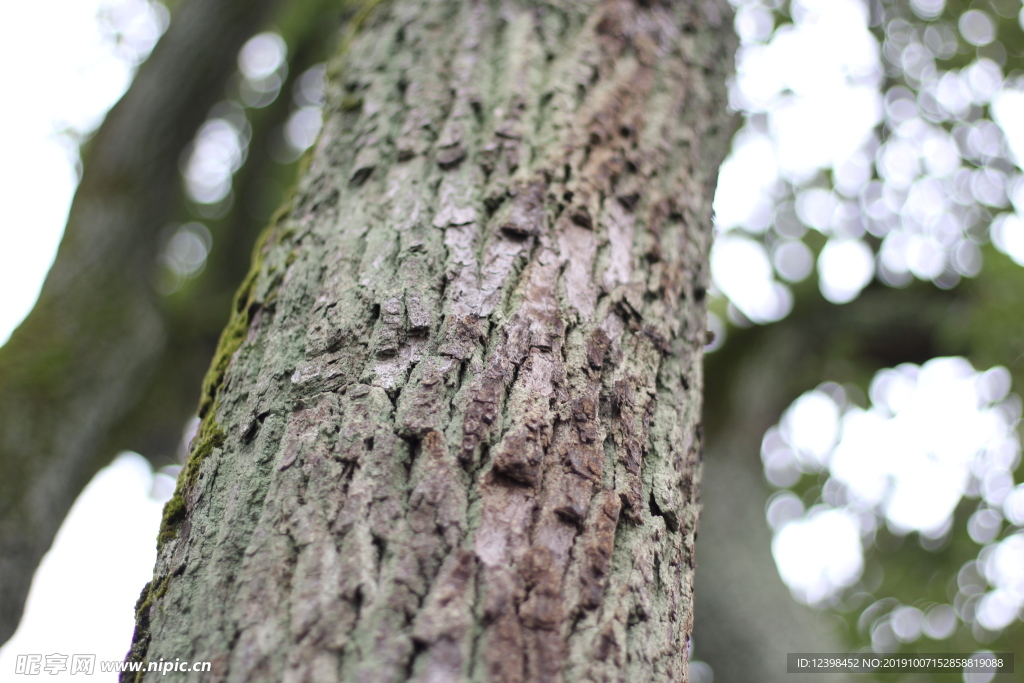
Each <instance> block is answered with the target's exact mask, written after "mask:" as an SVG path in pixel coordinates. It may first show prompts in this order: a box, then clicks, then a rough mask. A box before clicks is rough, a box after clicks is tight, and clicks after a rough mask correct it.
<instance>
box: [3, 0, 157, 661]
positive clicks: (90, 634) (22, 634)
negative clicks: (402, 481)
mask: <svg viewBox="0 0 1024 683" xmlns="http://www.w3.org/2000/svg"><path fill="white" fill-rule="evenodd" d="M101 6H105V7H106V8H108V10H109V11H110V16H111V21H112V22H113V23H114V24H115V25H120V26H123V27H125V28H128V29H130V30H131V31H132V40H130V41H127V42H126V43H125V44H123V45H122V46H121V48H120V49H119V50H117V51H115V50H114V49H112V47H111V45H110V43H109V42H104V40H103V35H102V33H101V32H100V25H99V23H98V22H97V18H96V17H97V12H98V10H99V9H100V7H101ZM0 12H2V16H3V20H2V21H0V64H4V65H6V68H5V69H4V83H5V86H4V87H5V91H6V92H7V93H9V94H13V95H14V96H13V97H11V98H10V99H9V101H8V102H7V106H5V107H4V108H3V111H2V113H0V150H3V154H2V156H0V204H2V205H3V206H4V218H5V220H4V222H3V223H2V224H0V292H3V294H2V296H0V343H2V342H3V341H5V340H6V339H7V338H8V336H9V335H10V333H11V331H12V330H13V329H14V327H15V326H16V325H17V324H18V323H19V322H20V321H21V319H22V318H23V317H24V316H25V315H26V314H27V313H28V311H29V309H30V308H31V307H32V305H33V303H34V302H35V298H36V296H37V295H38V292H39V288H40V286H41V285H42V281H43V278H44V277H45V275H46V271H47V269H48V268H49V266H50V263H51V262H52V260H53V257H54V254H55V251H56V248H57V244H58V242H59V240H60V236H61V233H62V232H63V229H64V222H65V220H66V217H67V211H68V207H69V205H70V202H71V195H72V193H73V191H74V187H75V185H76V183H77V173H76V170H75V164H76V163H77V158H78V157H77V150H76V148H75V145H74V144H73V143H72V142H70V141H69V140H68V138H67V137H65V136H64V135H62V133H61V131H64V130H71V131H77V132H87V131H90V130H93V129H94V128H95V127H96V126H97V125H98V124H99V122H100V121H101V120H102V117H103V115H104V114H105V113H106V111H107V109H108V108H109V107H110V106H111V105H112V104H113V103H114V102H115V101H116V100H117V98H118V97H120V95H121V93H122V92H123V91H124V89H125V88H126V87H127V85H128V83H129V81H130V78H131V69H132V64H133V62H134V60H135V59H137V55H138V54H139V53H140V52H142V53H143V54H145V53H146V52H148V49H149V46H150V45H152V42H153V41H154V40H155V39H156V37H157V36H158V35H159V33H158V31H159V24H158V23H157V20H158V19H159V17H158V16H154V15H153V14H152V13H151V12H149V11H148V5H147V4H146V3H145V2H142V1H141V0H117V1H115V2H111V1H110V0H108V1H107V2H102V1H101V0H33V1H32V2H17V1H15V0H3V2H2V4H0ZM172 485H173V484H172V483H170V480H169V478H168V477H166V476H164V475H157V478H156V485H155V486H154V475H153V472H152V470H151V469H150V466H149V464H148V462H147V461H146V460H145V459H144V458H142V457H141V456H139V455H135V454H124V455H122V456H121V457H119V458H118V459H117V460H116V461H115V462H114V463H113V464H112V465H110V466H109V467H107V468H105V469H104V470H103V471H102V472H100V473H99V474H98V475H97V476H96V478H95V479H94V480H93V481H92V483H90V484H89V486H88V487H87V488H86V490H85V491H84V492H83V493H82V495H81V496H80V497H79V499H78V501H77V502H76V503H75V505H74V507H73V508H72V510H71V514H70V515H69V516H68V518H67V520H66V521H65V522H64V525H63V526H62V527H61V530H60V532H59V534H58V535H57V538H56V541H55V542H54V545H53V547H52V549H51V550H50V552H49V553H48V554H47V555H46V557H45V558H44V560H43V563H42V565H41V566H40V568H39V570H38V572H37V573H36V576H35V579H34V581H33V584H32V591H31V593H30V595H29V598H28V605H27V608H26V612H25V617H24V619H23V621H22V623H21V626H20V627H19V629H18V631H17V633H16V634H15V636H14V637H13V638H12V639H11V640H10V641H9V642H8V643H7V644H6V645H5V646H4V647H3V648H0V679H2V680H8V679H9V678H8V677H9V676H10V675H11V674H12V673H13V672H14V670H15V657H16V655H19V654H41V655H48V654H53V653H59V654H67V655H71V654H95V655H97V659H98V660H118V661H120V660H122V659H124V655H125V653H126V651H127V649H128V646H129V644H130V643H131V635H132V629H133V626H134V617H133V609H134V605H135V601H136V600H137V599H138V597H139V592H140V591H141V589H142V587H143V585H144V584H145V583H146V581H148V580H149V577H150V576H151V574H152V571H153V562H154V561H155V559H156V541H155V539H156V534H157V530H158V528H159V523H160V515H161V510H162V507H163V502H162V500H163V499H165V498H166V497H168V496H169V492H170V488H171V486H172ZM154 488H155V491H154ZM151 492H155V493H156V497H153V496H151V495H150V493H151ZM44 675H45V676H46V678H47V680H50V681H61V680H67V681H75V680H79V679H81V676H74V677H72V676H71V675H70V674H69V673H68V672H64V673H63V674H58V675H55V676H49V675H46V674H44ZM116 679H117V676H116V674H113V673H108V674H101V673H98V672H97V673H96V674H95V675H94V676H92V677H90V680H95V681H103V680H106V681H115V680H116Z"/></svg>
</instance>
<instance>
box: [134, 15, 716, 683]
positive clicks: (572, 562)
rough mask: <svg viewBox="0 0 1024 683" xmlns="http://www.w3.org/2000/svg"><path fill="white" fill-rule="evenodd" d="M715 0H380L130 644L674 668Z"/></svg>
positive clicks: (253, 310)
mask: <svg viewBox="0 0 1024 683" xmlns="http://www.w3.org/2000/svg"><path fill="white" fill-rule="evenodd" d="M724 7H725V3H724V2H701V3H697V2H694V3H660V2H630V1H626V0H607V1H599V0H591V1H589V2H578V1H576V2H569V1H568V0H566V1H565V2H543V3H519V2H511V1H507V0H494V1H492V2H477V3H464V2H456V1H455V0H433V1H431V2H414V1H412V0H392V1H391V2H388V3H382V4H381V5H380V6H378V7H377V8H376V9H375V10H374V11H373V12H372V13H370V14H369V15H368V16H367V18H366V21H365V22H364V25H363V28H362V31H361V32H360V33H359V34H358V35H357V36H355V37H353V38H352V40H351V44H350V47H349V51H348V53H347V56H346V58H345V62H344V65H335V66H334V67H333V68H332V73H333V76H332V79H331V82H330V86H329V101H328V113H327V115H326V118H325V124H324V131H323V133H322V134H321V138H320V140H319V142H318V144H317V146H316V148H315V150H314V154H313V156H312V158H311V161H310V166H309V169H308V171H307V173H306V176H305V178H304V180H303V181H302V182H301V184H300V186H299V188H298V189H297V192H296V195H295V200H294V202H293V204H292V206H291V207H290V209H289V210H288V211H287V213H286V214H285V215H284V216H282V217H281V219H280V220H279V223H278V224H279V228H280V229H279V231H278V232H276V233H275V238H274V240H272V243H269V244H268V245H267V246H266V248H265V250H264V251H263V252H262V258H263V263H262V265H261V267H260V268H259V269H258V271H257V274H256V275H255V276H254V280H253V282H252V283H251V287H250V289H249V290H247V291H248V294H247V296H246V307H245V316H246V317H245V321H244V322H245V330H244V334H243V335H236V336H237V338H238V339H239V343H238V344H237V347H236V348H234V349H232V350H231V352H230V353H229V354H228V358H227V362H223V361H222V362H221V363H220V364H219V365H218V368H219V367H220V366H221V365H223V371H222V372H221V371H220V370H218V373H220V374H219V375H218V380H217V381H216V383H215V384H216V386H215V387H211V388H210V389H209V390H210V391H211V392H215V393H212V394H211V395H215V396H216V400H215V401H212V402H211V403H210V404H209V407H208V412H209V415H208V419H209V420H211V421H215V423H216V424H217V425H219V428H220V429H221V430H223V432H222V433H223V438H222V439H220V440H219V441H218V442H217V443H216V444H213V446H212V447H211V448H209V449H208V452H205V453H204V454H199V453H194V454H193V456H192V457H193V459H195V465H194V469H195V470H196V471H195V476H194V479H193V481H192V482H191V483H190V484H189V487H190V488H189V492H190V493H189V495H188V496H185V497H183V498H182V501H181V505H180V510H178V509H176V510H175V511H174V517H175V524H176V526H175V527H174V528H175V533H174V534H170V533H169V534H167V535H166V537H164V538H163V541H162V545H161V549H160V554H159V559H158V562H157V567H156V570H155V578H154V582H153V584H152V585H154V586H158V587H159V590H158V591H157V590H148V591H147V594H146V597H145V599H144V600H143V601H142V602H141V603H140V607H139V626H140V628H139V630H137V633H136V639H135V643H134V646H133V652H132V654H131V657H132V658H135V659H142V658H145V659H148V660H150V661H153V660H156V659H158V658H160V657H163V658H164V659H168V658H170V659H174V658H175V657H180V658H182V659H193V660H209V661H211V662H213V672H212V673H211V674H209V675H208V676H207V677H206V678H204V679H203V680H214V681H264V680H265V681H339V680H341V681H358V682H363V681H365V682H367V683H370V682H373V683H378V682H381V681H463V680H466V681H508V682H512V681H523V682H534V681H620V680H629V681H634V680H635V681H640V680H643V681H681V680H685V675H686V650H687V643H688V637H689V632H690V629H691V626H692V619H693V617H692V615H693V606H692V597H693V596H692V586H693V571H694V558H693V541H694V535H695V533H696V516H697V511H698V507H699V503H698V500H697V495H696V485H697V483H698V482H699V452H700V437H699V419H700V391H701V385H702V379H701V349H702V347H703V343H704V335H705V332H704V330H705V327H704V310H703V304H702V303H701V302H702V299H703V292H704V289H705V288H706V287H707V282H706V280H707V272H706V265H705V261H706V254H707V249H708V245H709V240H710V230H711V208H710V207H711V191H712V190H713V187H714V180H715V176H716V173H717V166H718V163H719V161H720V160H721V158H722V156H723V154H724V150H725V148H726V144H727V132H728V130H729V126H728V124H727V114H726V113H725V112H724V103H725V87H724V80H725V76H726V74H727V72H728V70H729V65H730V60H731V47H732V43H731V38H730V37H729V24H728V22H726V21H725V20H724V19H722V18H721V16H724V15H721V16H719V14H716V13H710V12H709V11H708V8H712V9H716V11H717V10H722V9H723V8H724ZM714 17H718V18H717V19H715V18H714Z"/></svg>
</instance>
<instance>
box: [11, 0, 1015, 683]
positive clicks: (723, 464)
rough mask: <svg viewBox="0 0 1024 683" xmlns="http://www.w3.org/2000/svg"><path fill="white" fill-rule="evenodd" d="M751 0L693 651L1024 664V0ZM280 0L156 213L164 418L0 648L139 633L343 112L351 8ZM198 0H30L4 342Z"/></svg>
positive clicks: (700, 678)
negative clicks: (232, 378)
mask: <svg viewBox="0 0 1024 683" xmlns="http://www.w3.org/2000/svg"><path fill="white" fill-rule="evenodd" d="M730 2H731V3H732V5H733V6H734V8H735V12H736V18H735V27H736V31H737V33H738V35H739V37H740V40H741V47H740V50H739V53H738V54H737V56H736V76H735V78H734V79H733V80H732V82H731V84H730V106H731V108H732V109H733V110H735V112H736V113H737V116H738V117H739V120H740V125H739V129H738V131H737V133H736V136H735V139H734V141H733V147H732V152H731V154H730V156H729V157H728V158H727V160H726V162H725V164H724V165H723V166H722V169H721V175H720V178H719V186H718V192H717V195H716V198H715V213H716V226H715V229H716V233H717V234H716V240H715V245H714V247H713V250H712V253H711V266H712V277H713V281H714V286H713V288H712V290H711V294H712V296H711V298H710V313H709V320H708V326H709V329H710V330H712V331H713V332H714V340H713V341H712V342H711V343H710V344H709V345H708V348H707V357H706V361H705V385H706V395H707V397H706V409H705V437H706V443H707V449H706V450H707V452H706V457H705V466H704V467H705V473H704V476H705V482H704V485H703V488H702V501H703V503H704V506H705V512H704V515H703V518H702V521H701V527H700V537H699V541H698V551H697V552H698V555H697V560H698V575H697V610H698V613H697V622H696V630H695V634H694V643H693V650H692V653H691V658H692V663H691V670H692V671H691V673H692V679H693V680H694V681H695V682H696V683H709V682H710V681H712V680H719V681H746V680H751V681H755V680H756V681H771V680H784V679H786V675H785V672H784V662H785V659H784V656H785V653H786V652H787V651H788V652H796V651H803V652H826V651H834V652H844V651H851V652H852V651H861V650H865V651H874V652H886V653H887V652H972V653H973V652H1010V651H1012V652H1015V653H1016V655H1017V662H1018V666H1020V665H1024V657H1022V655H1024V624H1022V619H1024V483H1021V481H1022V472H1021V470H1020V467H1019V466H1020V431H1019V428H1020V418H1021V406H1022V403H1021V399H1020V397H1019V396H1018V393H1017V392H1018V391H1020V388H1021V387H1022V386H1024V306H1022V304H1021V299H1022V296H1021V295H1022V293H1024V174H1022V170H1021V169H1022V165H1024V8H1022V4H1021V0H971V1H961V0H884V1H883V0H791V1H785V0H730ZM284 4H285V5H289V7H288V8H287V9H280V8H279V9H276V10H273V11H272V12H271V13H270V14H269V15H268V17H269V18H268V22H267V24H266V25H265V26H263V27H262V28H260V29H259V30H258V31H254V32H251V33H250V35H249V37H247V38H246V39H245V40H244V41H242V42H241V47H240V49H238V50H237V52H233V54H232V59H231V63H230V65H229V67H225V68H226V69H227V71H225V73H227V74H228V75H227V77H226V78H225V80H226V85H223V84H222V85H221V86H220V89H219V90H218V91H217V95H216V97H214V98H213V100H214V103H213V105H212V107H211V108H210V109H209V113H208V114H207V115H206V117H205V120H202V121H201V122H200V123H199V125H198V128H196V127H195V126H192V128H191V129H190V132H189V138H190V139H191V142H190V143H188V145H187V146H186V148H185V150H184V152H182V153H181V154H180V155H179V157H178V163H177V173H178V178H179V181H180V182H179V184H180V191H179V192H178V194H177V195H176V197H177V198H176V200H175V204H174V206H173V208H172V209H171V211H170V213H171V216H170V218H169V219H168V220H166V221H163V222H162V223H161V224H160V225H158V226H156V228H154V232H153V235H154V238H153V241H154V242H155V244H156V247H155V248H156V249H157V250H158V253H157V260H158V263H159V264H160V265H159V268H158V269H157V272H154V273H152V277H153V278H155V281H154V282H153V284H154V285H155V288H156V291H157V292H159V296H160V297H161V299H160V302H159V307H160V311H161V314H162V315H163V316H164V317H165V319H166V320H167V321H168V322H167V327H166V330H167V331H166V335H165V341H164V342H163V345H162V347H161V348H162V352H161V355H160V360H159V363H158V366H157V369H156V371H155V372H154V373H153V376H152V377H150V378H147V382H148V384H147V385H146V386H147V387H152V388H151V389H150V388H147V389H146V390H144V391H143V392H142V393H141V395H140V398H139V399H138V403H137V407H136V408H134V409H133V412H132V413H131V419H132V421H134V422H145V423H146V424H147V425H149V431H147V433H146V434H145V435H143V436H144V438H143V437H138V438H134V440H133V439H126V440H125V441H124V443H134V444H138V446H137V448H136V450H137V452H132V451H123V452H122V453H121V454H120V455H119V456H118V457H117V458H116V460H114V462H113V463H112V464H111V465H109V466H108V467H106V468H105V469H103V470H101V471H100V473H99V474H98V475H96V477H95V478H94V479H93V480H92V482H91V483H90V484H89V485H88V486H87V487H86V489H85V491H84V493H82V495H81V496H80V497H79V499H78V501H77V502H76V503H75V505H74V507H73V508H72V511H71V514H70V515H69V516H68V518H67V520H66V521H65V522H64V525H63V527H62V528H61V531H60V532H59V534H58V536H57V540H56V542H55V543H54V546H53V548H52V549H51V550H50V552H49V553H48V554H47V556H46V557H45V559H44V561H43V564H42V565H41V567H40V569H39V571H38V572H37V573H36V577H35V580H34V583H33V586H32V591H31V593H30V596H29V602H28V606H27V609H26V613H25V618H24V619H23V621H22V624H21V626H20V628H19V629H18V631H17V633H16V634H15V636H14V638H13V639H12V640H11V641H9V642H8V643H7V644H6V645H5V646H4V647H3V648H2V649H0V679H2V678H4V677H6V676H7V675H8V674H7V672H11V671H13V667H14V656H15V655H16V654H27V653H39V654H49V653H52V652H59V653H65V654H71V653H78V652H87V653H95V654H97V655H98V658H99V659H121V658H123V656H124V652H125V649H126V647H127V645H128V643H129V642H130V638H131V630H132V628H133V623H134V621H133V605H134V602H135V600H136V599H137V597H138V594H139V591H140V590H141V588H142V586H143V584H145V582H146V581H147V580H148V579H149V577H150V573H151V570H152V563H153V560H154V557H155V544H154V539H155V537H156V533H157V528H158V526H159V521H160V510H161V507H162V502H163V501H164V500H165V499H166V498H168V497H169V496H170V493H171V492H172V490H173V486H174V477H175V476H176V475H177V472H178V469H179V468H180V463H181V458H182V456H183V450H184V446H183V444H185V443H187V441H188V439H189V438H190V429H194V424H193V421H191V420H190V419H189V417H188V416H189V415H190V414H191V411H194V409H195V397H196V395H197V393H198V389H197V387H198V386H199V381H200V379H201V377H202V375H203V373H204V372H205V369H206V368H205V366H206V364H208V362H209V360H208V359H209V358H210V356H211V355H212V351H213V348H214V346H215V344H216V339H217V335H218V334H219V331H220V328H221V327H222V326H223V323H224V321H225V320H226V318H227V313H228V309H229V306H230V300H231V294H232V292H233V290H234V288H235V287H236V286H237V284H238V282H240V281H241V279H242V277H243V276H244V273H245V270H246V268H247V264H248V256H249V252H250V249H251V244H252V242H253V241H254V239H255V237H256V235H257V234H258V232H259V231H260V229H261V228H262V227H263V226H264V225H266V223H267V222H268V220H269V219H270V217H271V215H272V213H273V212H274V210H275V209H276V208H277V207H278V205H280V204H281V202H282V201H283V200H284V198H285V196H286V188H288V187H289V186H290V184H291V183H292V180H293V178H294V176H295V173H296V168H297V165H298V164H297V161H298V160H299V158H300V157H301V156H302V154H303V152H304V151H305V150H306V149H307V148H308V147H309V146H311V145H312V143H313V141H314V140H315V138H316V136H317V134H318V132H319V127H320V105H321V101H322V96H323V79H324V73H325V67H324V60H325V59H326V57H327V55H329V54H330V53H331V49H332V45H331V41H332V37H333V36H334V35H335V34H336V33H337V28H338V26H340V25H341V23H342V22H343V21H344V19H345V18H346V16H347V15H346V14H345V9H344V5H345V3H343V2H341V1H340V0H338V1H336V2H330V1H327V0H324V1H322V2H320V1H314V0H305V1H304V2H296V3H290V4H289V3H284ZM176 11H177V9H176V4H175V5H172V6H170V8H169V7H168V6H165V5H164V4H161V3H160V2H156V1H151V0H37V1H36V2H33V3H14V2H4V3H3V4H2V12H3V16H4V20H3V21H2V22H0V63H3V64H4V65H6V69H5V74H6V75H7V78H8V84H9V86H8V87H9V89H10V92H12V93H16V94H17V97H16V106H8V107H7V108H5V110H4V112H3V114H2V115H0V116H2V118H3V124H4V125H2V126H0V149H2V150H3V154H2V157H0V200H2V202H3V205H4V206H5V209H6V212H5V216H6V221H5V222H4V224H3V226H2V227H0V244H2V245H3V247H2V248H0V291H2V292H3V296H2V297H0V342H2V341H5V340H6V339H7V338H8V336H9V335H10V334H11V332H12V330H14V329H15V328H16V327H17V326H18V324H19V323H20V321H21V320H22V319H23V318H24V317H25V316H26V315H27V314H28V312H29V310H30V309H31V308H32V306H33V304H34V302H35V300H36V296H37V295H38V293H39V290H40V287H41V286H42V283H43V280H44V278H45V276H46V272H47V270H48V268H49V267H50V265H51V263H53V260H54V257H55V254H56V252H57V245H58V243H59V242H60V240H61V236H62V233H63V230H64V226H65V223H66V222H67V220H68V211H69V207H70V204H71V197H72V194H73V193H74V191H75V188H76V185H77V183H78V180H79V178H80V176H81V173H82V159H83V158H84V159H85V160H86V167H87V168H88V167H89V160H90V158H91V157H90V154H94V153H95V154H98V153H99V151H94V150H99V149H100V145H101V143H102V136H101V135H100V136H95V132H96V130H97V128H98V127H99V126H100V125H101V123H102V122H103V120H104V116H105V114H106V113H107V111H108V110H109V109H110V107H112V106H113V105H114V103H115V102H116V101H117V100H118V99H119V97H120V96H121V95H122V94H123V93H124V92H125V91H126V89H127V88H128V87H129V85H130V84H131V83H132V81H133V78H134V77H135V74H136V72H137V71H139V69H140V65H143V64H144V62H145V61H146V59H147V57H148V56H149V54H150V52H151V51H152V50H153V49H154V46H155V45H156V43H157V41H158V40H159V38H160V37H161V35H162V34H164V32H165V31H168V30H169V26H173V24H174V21H175V20H176V19H177V16H178V15H177V14H176ZM172 16H173V17H174V19H172ZM324 17H327V19H326V20H325V19H324ZM154 59H157V57H156V56H155V57H154ZM154 70H155V67H154ZM139 73H141V74H142V75H141V76H140V78H143V77H144V76H145V75H146V67H145V66H144V65H143V67H142V70H141V71H139ZM84 191H85V190H83V192H84ZM69 225H71V226H72V227H73V226H74V220H72V222H71V223H70V224H69ZM70 229H71V227H69V230H70ZM0 389H2V387H0ZM153 425H156V426H155V427H154V426H153ZM772 658H775V659H772ZM775 661H778V664H777V665H776V664H773V663H772V662H775ZM58 678H59V676H58ZM999 678H1002V677H999ZM999 678H996V679H993V678H992V676H991V675H989V674H960V673H955V674H948V675H947V674H943V675H941V676H940V675H936V674H912V675H910V674H903V675H889V676H888V677H886V676H884V675H879V676H878V677H877V680H900V681H930V680H936V681H946V680H949V681H954V680H955V681H961V680H962V681H966V682H967V683H986V682H987V681H989V680H999ZM71 680H73V679H71ZM111 680H112V678H111ZM830 680H833V679H831V678H830ZM835 680H837V681H838V680H840V679H835Z"/></svg>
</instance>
